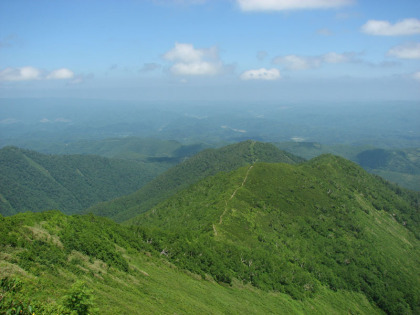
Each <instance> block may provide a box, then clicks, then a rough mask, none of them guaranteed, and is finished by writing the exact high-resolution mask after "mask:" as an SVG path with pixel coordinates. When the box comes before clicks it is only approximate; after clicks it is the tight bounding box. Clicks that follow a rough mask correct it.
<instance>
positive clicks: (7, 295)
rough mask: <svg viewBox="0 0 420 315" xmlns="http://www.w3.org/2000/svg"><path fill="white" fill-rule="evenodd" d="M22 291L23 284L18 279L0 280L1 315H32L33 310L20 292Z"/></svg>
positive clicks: (26, 298) (7, 278)
mask: <svg viewBox="0 0 420 315" xmlns="http://www.w3.org/2000/svg"><path fill="white" fill-rule="evenodd" d="M22 289H23V283H22V281H20V280H18V279H15V278H9V277H4V278H2V279H0V313H1V314H5V315H9V314H10V315H14V314H28V315H29V314H30V315H32V314H33V312H34V311H35V308H33V306H32V305H31V302H30V300H29V299H28V297H26V296H25V294H24V293H23V292H22V291H23V290H22Z"/></svg>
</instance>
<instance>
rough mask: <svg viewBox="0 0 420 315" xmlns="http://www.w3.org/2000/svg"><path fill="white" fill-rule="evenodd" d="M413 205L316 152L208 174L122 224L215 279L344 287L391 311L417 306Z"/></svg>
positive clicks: (293, 289)
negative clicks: (303, 158)
mask: <svg viewBox="0 0 420 315" xmlns="http://www.w3.org/2000/svg"><path fill="white" fill-rule="evenodd" d="M418 205H419V194H418V193H415V192H411V191H407V190H404V189H401V188H399V187H398V186H394V185H391V184H389V183H388V182H386V181H384V180H382V179H381V178H379V177H376V176H374V175H370V174H368V173H367V172H365V171H364V170H363V169H362V168H360V167H359V166H357V165H356V164H355V163H353V162H350V161H347V160H345V159H343V158H339V157H336V156H332V155H323V156H320V157H318V158H316V159H313V160H311V161H309V162H307V163H303V164H300V165H287V164H267V163H256V164H255V165H253V166H247V167H244V168H241V169H239V170H237V171H234V172H232V173H229V174H223V173H221V174H218V175H216V176H215V177H211V178H207V179H205V180H203V181H201V182H200V183H199V184H196V185H194V186H192V187H190V188H188V189H186V190H184V191H182V192H181V193H179V194H177V195H175V196H173V197H172V198H169V199H168V200H167V201H165V202H163V203H161V204H159V205H158V206H156V207H154V208H153V209H151V210H150V211H148V212H147V213H144V214H142V215H140V216H138V217H137V218H136V219H135V220H132V222H135V223H137V224H138V226H139V227H141V228H142V229H145V228H146V231H147V228H149V229H150V230H148V232H147V233H146V234H147V236H146V237H145V238H150V239H152V238H153V240H154V243H153V244H155V248H157V249H159V250H164V251H165V253H166V254H167V255H168V257H170V259H171V261H172V262H173V263H175V264H177V265H178V266H181V267H182V268H186V269H188V270H190V271H192V272H195V273H201V274H202V275H203V274H207V273H208V274H211V275H212V276H213V277H214V278H215V279H217V280H218V281H221V282H225V283H228V284H229V283H231V282H232V281H233V279H240V280H241V281H243V282H245V283H251V284H253V285H254V286H255V287H257V288H260V289H262V290H268V291H271V290H274V291H277V292H284V293H287V294H289V295H291V296H292V297H294V298H295V299H306V298H313V297H316V296H317V294H318V288H319V287H324V286H326V287H328V288H330V289H331V290H349V291H352V292H360V293H363V294H365V295H366V297H367V298H368V299H369V300H370V301H372V302H374V303H375V304H376V305H377V306H378V307H379V308H381V309H382V310H384V311H385V312H388V313H391V314H400V313H405V312H406V313H411V312H412V313H416V312H418V310H419V309H418V303H419V300H418V298H419V296H420V285H419V283H420V281H419V280H420V279H419V275H420V268H419V266H420V264H419V260H420V253H419V249H420V247H419V236H420V233H419V221H420V220H419V208H418V207H419V206H418ZM159 233H160V234H159ZM156 235H160V237H159V238H157V237H156Z"/></svg>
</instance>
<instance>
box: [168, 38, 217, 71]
mask: <svg viewBox="0 0 420 315" xmlns="http://www.w3.org/2000/svg"><path fill="white" fill-rule="evenodd" d="M163 58H164V59H166V60H169V61H172V62H174V64H173V65H172V67H171V68H170V70H171V72H172V73H173V74H176V75H215V74H218V73H221V72H222V71H223V64H222V62H221V61H220V59H219V56H218V51H217V49H216V48H215V47H212V48H209V49H196V48H194V46H193V45H192V44H182V43H175V47H174V48H172V49H171V50H170V51H168V52H167V53H165V54H164V55H163Z"/></svg>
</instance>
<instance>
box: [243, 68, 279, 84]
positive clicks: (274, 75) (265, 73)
mask: <svg viewBox="0 0 420 315" xmlns="http://www.w3.org/2000/svg"><path fill="white" fill-rule="evenodd" d="M240 78H241V79H242V80H268V81H272V80H278V79H280V78H281V75H280V71H279V70H278V69H276V68H272V69H265V68H261V69H253V70H248V71H245V72H244V73H242V74H241V76H240Z"/></svg>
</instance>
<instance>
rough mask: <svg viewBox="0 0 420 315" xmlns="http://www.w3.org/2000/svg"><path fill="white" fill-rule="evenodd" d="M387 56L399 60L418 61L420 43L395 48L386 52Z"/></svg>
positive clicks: (419, 57)
mask: <svg viewBox="0 0 420 315" xmlns="http://www.w3.org/2000/svg"><path fill="white" fill-rule="evenodd" d="M388 55H389V56H392V57H396V58H401V59H420V43H408V44H404V45H400V46H395V47H393V48H391V49H390V50H389V51H388Z"/></svg>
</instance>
